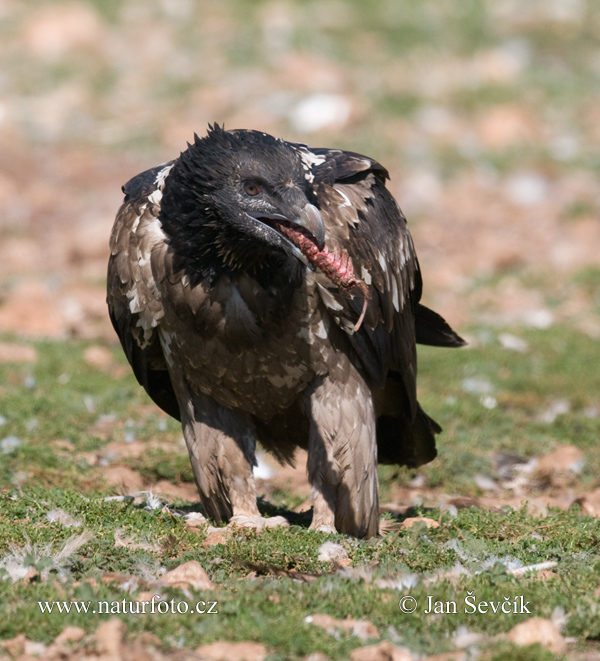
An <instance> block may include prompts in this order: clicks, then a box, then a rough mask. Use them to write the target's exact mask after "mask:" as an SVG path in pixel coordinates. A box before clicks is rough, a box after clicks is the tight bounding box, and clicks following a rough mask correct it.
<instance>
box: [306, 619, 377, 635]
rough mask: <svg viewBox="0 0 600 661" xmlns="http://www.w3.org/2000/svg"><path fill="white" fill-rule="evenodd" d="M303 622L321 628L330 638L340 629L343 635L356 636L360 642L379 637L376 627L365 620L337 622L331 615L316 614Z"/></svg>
mask: <svg viewBox="0 0 600 661" xmlns="http://www.w3.org/2000/svg"><path fill="white" fill-rule="evenodd" d="M304 621H305V622H306V624H314V625H315V626H317V627H321V629H325V631H327V633H328V634H331V635H332V636H333V635H335V633H336V630H338V629H341V630H342V631H344V632H345V633H347V634H350V635H352V636H356V637H357V638H360V639H361V640H368V639H369V638H379V637H380V636H379V630H378V629H377V627H376V626H375V625H374V624H372V623H371V622H368V621H367V620H352V619H350V618H347V619H345V620H337V619H336V618H335V617H332V616H331V615H322V614H320V613H316V614H315V615H308V616H307V617H305V618H304Z"/></svg>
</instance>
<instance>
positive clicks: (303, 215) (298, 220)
mask: <svg viewBox="0 0 600 661" xmlns="http://www.w3.org/2000/svg"><path fill="white" fill-rule="evenodd" d="M289 220H290V222H292V223H294V225H300V227H303V228H304V229H305V230H307V231H309V232H310V233H311V234H312V235H313V236H314V237H315V240H316V242H317V248H318V249H319V250H323V246H324V245H325V223H324V222H323V216H321V212H320V211H319V210H318V209H317V207H315V206H314V204H307V205H306V206H304V208H303V209H302V211H300V213H299V214H298V215H297V216H296V217H295V218H290V219H289Z"/></svg>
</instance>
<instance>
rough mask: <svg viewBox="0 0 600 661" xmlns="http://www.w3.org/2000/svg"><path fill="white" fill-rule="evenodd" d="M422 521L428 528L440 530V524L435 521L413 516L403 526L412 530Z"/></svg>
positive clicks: (403, 522) (405, 520)
mask: <svg viewBox="0 0 600 661" xmlns="http://www.w3.org/2000/svg"><path fill="white" fill-rule="evenodd" d="M420 521H422V522H423V523H424V524H425V525H426V526H427V527H428V528H439V527H440V524H439V523H438V522H437V521H435V520H434V519H428V518H427V517H425V516H411V517H409V518H408V519H404V521H402V526H403V527H404V528H412V527H413V526H414V525H415V523H419V522H420Z"/></svg>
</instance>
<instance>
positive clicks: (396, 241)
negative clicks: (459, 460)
mask: <svg viewBox="0 0 600 661" xmlns="http://www.w3.org/2000/svg"><path fill="white" fill-rule="evenodd" d="M310 153H311V157H309V160H312V165H311V175H312V176H313V177H314V179H313V181H312V186H313V190H314V192H315V194H316V197H317V201H318V205H319V208H320V209H321V213H322V215H323V218H324V221H325V224H326V237H327V238H326V243H327V247H328V249H329V250H330V251H333V252H336V253H338V254H342V253H343V252H344V251H345V252H347V253H348V255H349V257H350V259H351V262H352V268H353V271H354V275H355V276H356V278H358V279H360V280H362V281H363V282H364V283H365V284H366V285H367V289H368V292H369V298H368V305H367V311H366V316H365V319H364V322H363V324H362V325H361V327H360V329H359V330H358V331H357V332H354V331H353V329H354V325H355V324H356V321H357V319H358V317H359V315H360V312H361V309H362V306H363V302H364V299H363V296H362V295H361V294H360V292H359V291H358V290H355V293H354V295H353V296H352V297H348V296H347V295H345V294H343V293H342V292H341V291H340V290H339V289H338V288H337V287H336V286H335V285H334V284H333V283H331V282H328V281H327V280H324V279H323V278H321V279H320V280H319V289H320V292H321V294H322V299H323V302H324V303H325V305H326V306H327V307H328V308H329V310H330V312H331V314H332V315H333V317H334V318H335V320H336V321H337V323H338V324H339V325H340V326H341V327H342V328H344V329H345V330H346V331H347V332H348V334H349V337H350V341H351V343H352V345H353V347H354V349H355V351H356V352H357V354H358V356H359V358H360V360H361V362H362V365H363V367H364V369H365V370H366V371H367V373H368V374H369V376H370V377H371V379H372V380H373V381H374V383H375V384H378V385H380V386H383V385H384V383H385V379H386V377H387V375H388V372H389V371H390V370H391V371H394V372H398V373H399V374H400V375H401V379H402V382H403V384H404V386H405V390H406V394H407V396H408V398H409V401H410V410H411V414H412V415H413V416H414V414H415V412H416V396H415V387H416V386H415V380H416V349H415V342H416V333H415V310H416V306H417V304H418V302H419V299H420V297H421V275H420V271H419V265H418V262H417V257H416V254H415V250H414V246H413V242H412V239H411V236H410V233H409V231H408V227H407V224H406V219H405V218H404V216H403V214H402V212H401V211H400V208H399V207H398V204H397V203H396V201H395V200H394V198H393V197H392V195H391V194H390V192H389V191H388V190H387V188H386V187H385V179H386V178H387V176H388V175H387V171H386V170H385V169H384V168H383V167H382V166H381V165H379V163H377V162H376V161H374V160H372V159H370V158H367V157H365V156H361V155H359V154H354V153H350V152H343V151H338V150H326V149H312V150H310ZM324 290H326V291H324Z"/></svg>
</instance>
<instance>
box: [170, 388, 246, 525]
mask: <svg viewBox="0 0 600 661" xmlns="http://www.w3.org/2000/svg"><path fill="white" fill-rule="evenodd" d="M173 385H174V387H175V391H176V394H177V399H178V401H179V407H180V412H181V424H182V427H183V435H184V438H185V442H186V444H187V448H188V452H189V455H190V460H191V462H192V470H193V472H194V478H195V480H196V485H197V486H198V492H199V494H200V500H201V501H202V505H203V507H204V510H205V511H206V514H207V515H208V516H209V517H210V518H212V519H215V520H216V521H219V522H220V521H222V520H223V519H230V518H231V517H232V516H248V517H252V516H258V507H257V505H256V488H255V485H254V477H253V475H252V467H253V465H254V464H255V461H256V460H255V456H254V448H255V444H256V441H255V432H254V426H253V424H252V422H251V420H250V418H249V417H248V416H246V415H244V414H242V413H240V412H237V411H231V410H229V409H226V408H225V407H222V406H220V405H219V404H218V403H217V402H215V400H214V399H212V397H208V396H207V395H203V394H198V393H192V392H191V389H188V388H187V387H186V384H185V383H184V382H183V379H181V378H176V379H173Z"/></svg>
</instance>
